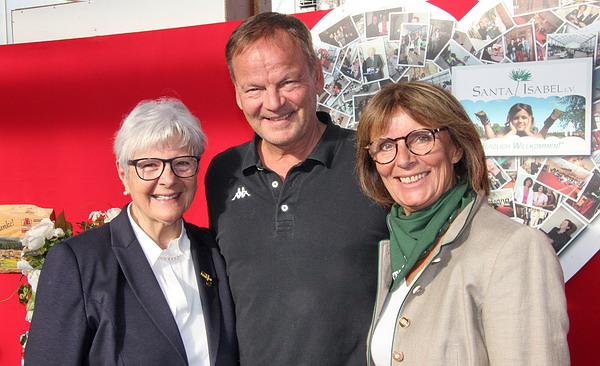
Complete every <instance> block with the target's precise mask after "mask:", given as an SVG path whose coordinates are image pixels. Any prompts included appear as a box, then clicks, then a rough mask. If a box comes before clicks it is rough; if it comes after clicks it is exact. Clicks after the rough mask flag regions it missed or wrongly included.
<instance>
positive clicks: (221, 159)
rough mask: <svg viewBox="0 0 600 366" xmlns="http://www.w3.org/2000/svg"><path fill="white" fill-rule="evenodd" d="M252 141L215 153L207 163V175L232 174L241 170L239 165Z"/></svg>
mask: <svg viewBox="0 0 600 366" xmlns="http://www.w3.org/2000/svg"><path fill="white" fill-rule="evenodd" d="M251 144H252V141H248V142H245V143H243V144H240V145H237V146H233V147H230V148H228V149H227V150H225V151H222V152H220V153H218V154H217V155H215V157H213V158H212V160H211V161H210V164H209V165H208V169H207V171H206V175H207V177H212V176H215V175H223V174H232V173H233V172H235V171H241V165H242V162H243V161H244V157H245V156H246V154H247V152H248V149H249V148H250V147H251Z"/></svg>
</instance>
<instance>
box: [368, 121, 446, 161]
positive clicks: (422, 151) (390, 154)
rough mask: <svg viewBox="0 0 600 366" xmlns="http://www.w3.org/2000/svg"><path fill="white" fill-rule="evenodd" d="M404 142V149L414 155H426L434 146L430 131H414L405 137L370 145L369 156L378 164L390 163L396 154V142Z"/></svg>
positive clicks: (386, 139) (433, 137)
mask: <svg viewBox="0 0 600 366" xmlns="http://www.w3.org/2000/svg"><path fill="white" fill-rule="evenodd" d="M399 140H404V142H405V145H406V147H407V148H408V150H409V151H410V152H412V153H413V154H415V155H426V154H428V153H429V152H430V151H431V149H433V145H434V144H435V136H434V132H433V131H432V130H428V129H422V130H414V131H412V132H410V133H409V134H408V135H406V136H405V137H399V138H397V139H388V138H382V139H379V140H377V141H376V142H375V143H374V144H373V145H372V150H371V156H372V157H373V159H374V160H375V161H376V162H378V163H380V164H387V163H390V162H391V161H392V160H394V159H395V158H396V154H397V153H398V142H399Z"/></svg>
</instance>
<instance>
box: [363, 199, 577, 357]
mask: <svg viewBox="0 0 600 366" xmlns="http://www.w3.org/2000/svg"><path fill="white" fill-rule="evenodd" d="M434 253H435V254H434V255H432V256H429V259H428V263H427V264H426V266H425V267H424V270H423V272H422V273H421V275H420V276H419V277H417V278H415V280H413V282H412V284H411V286H410V287H411V289H410V292H409V294H408V296H407V297H406V299H405V300H404V302H403V304H402V307H401V309H400V312H399V314H398V316H397V321H396V326H395V331H394V335H393V336H394V339H393V343H392V354H391V359H392V362H391V365H393V366H396V365H418V366H425V365H427V366H430V365H459V366H466V365H477V366H482V365H494V366H495V365H507V366H509V365H510V366H515V365H540V366H552V365H568V364H569V349H568V345H567V331H568V327H569V321H568V318H567V311H566V309H567V307H566V300H565V293H564V282H563V273H562V269H561V267H560V264H559V262H558V259H557V257H556V254H555V253H554V250H553V249H552V246H551V245H550V244H549V242H548V239H547V238H546V237H545V235H544V234H543V233H541V232H540V231H538V230H535V229H532V228H529V227H527V226H525V225H521V224H518V223H516V222H514V221H512V220H510V219H509V218H507V217H506V216H504V215H502V214H500V213H499V212H497V211H495V210H494V209H492V208H490V207H489V206H488V205H487V199H486V197H485V196H482V195H480V196H479V197H478V198H477V200H476V201H475V202H474V203H472V204H471V205H470V206H469V207H467V208H466V209H464V210H463V211H462V212H461V214H459V216H458V217H457V218H456V219H455V220H454V221H453V223H452V224H451V225H450V227H449V228H448V230H447V231H446V233H445V234H444V235H443V236H442V238H441V239H440V241H439V242H438V244H437V245H436V247H435V248H434ZM391 282H392V277H391V269H390V243H389V240H384V241H382V242H380V245H379V277H378V293H377V298H376V304H375V309H374V314H373V322H372V324H371V329H370V331H369V338H368V343H367V345H368V350H367V360H368V362H369V364H370V365H372V362H373V361H372V359H371V354H370V344H371V342H370V341H371V336H372V333H373V328H374V325H375V324H376V323H377V320H378V319H379V316H380V314H381V311H382V307H383V304H384V301H385V298H386V297H387V295H388V291H389V288H390V285H391Z"/></svg>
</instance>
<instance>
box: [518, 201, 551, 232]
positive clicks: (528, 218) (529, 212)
mask: <svg viewBox="0 0 600 366" xmlns="http://www.w3.org/2000/svg"><path fill="white" fill-rule="evenodd" d="M549 215H550V212H548V211H546V210H542V209H540V208H535V207H528V206H523V205H521V204H518V203H516V201H515V220H516V221H517V222H520V223H521V224H523V225H527V226H530V227H533V228H537V227H538V226H540V225H541V224H542V223H543V222H544V221H545V220H546V218H548V216H549Z"/></svg>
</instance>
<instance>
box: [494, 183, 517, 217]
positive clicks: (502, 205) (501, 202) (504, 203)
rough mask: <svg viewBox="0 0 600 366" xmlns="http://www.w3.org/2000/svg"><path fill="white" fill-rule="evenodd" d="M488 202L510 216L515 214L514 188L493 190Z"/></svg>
mask: <svg viewBox="0 0 600 366" xmlns="http://www.w3.org/2000/svg"><path fill="white" fill-rule="evenodd" d="M488 204H489V205H490V206H492V207H493V208H494V209H496V210H497V211H499V212H501V213H502V214H504V215H506V216H508V217H514V216H515V207H514V201H513V190H512V189H510V188H507V189H498V190H495V191H491V192H490V195H489V196H488Z"/></svg>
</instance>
